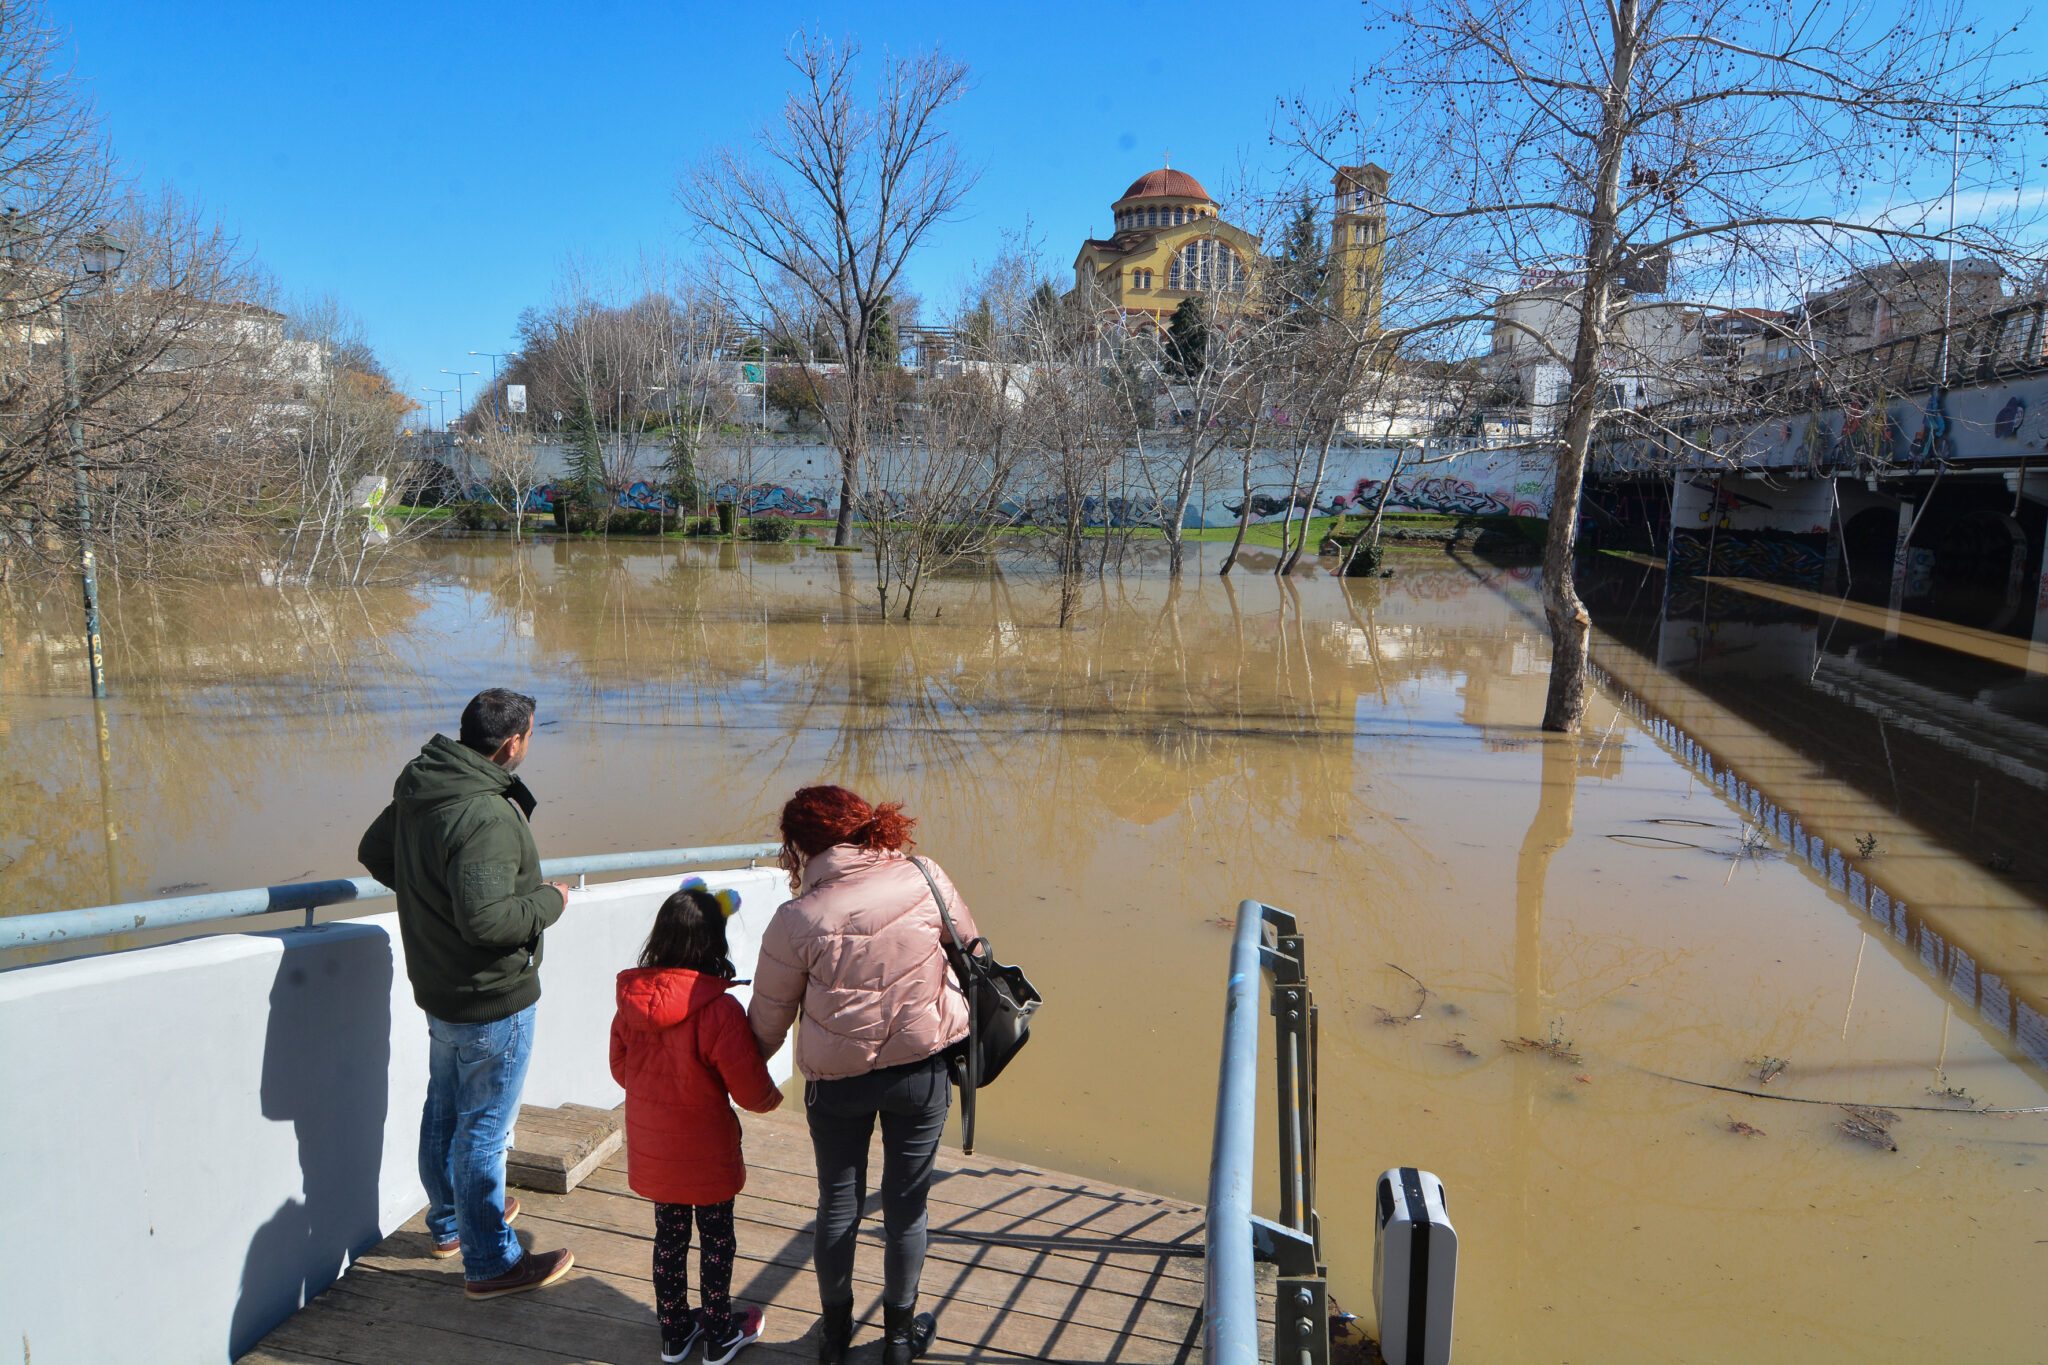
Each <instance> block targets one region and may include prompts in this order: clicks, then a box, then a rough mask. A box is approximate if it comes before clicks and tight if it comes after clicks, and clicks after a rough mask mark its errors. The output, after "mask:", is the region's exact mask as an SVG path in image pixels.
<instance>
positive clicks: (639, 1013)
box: [612, 967, 782, 1204]
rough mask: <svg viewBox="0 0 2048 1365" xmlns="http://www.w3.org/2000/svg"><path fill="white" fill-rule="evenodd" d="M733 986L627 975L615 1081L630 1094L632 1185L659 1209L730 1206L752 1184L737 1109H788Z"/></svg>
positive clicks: (688, 977) (666, 975)
mask: <svg viewBox="0 0 2048 1365" xmlns="http://www.w3.org/2000/svg"><path fill="white" fill-rule="evenodd" d="M726 986H727V983H726V982H724V981H722V980H720V979H719V978H718V977H715V976H705V975H704V974H703V973H701V972H691V971H684V970H682V969H681V968H669V967H635V968H632V969H630V970H628V971H623V972H620V973H619V997H618V998H619V1009H618V1013H617V1014H616V1015H614V1016H613V1017H612V1079H614V1080H616V1081H617V1082H618V1083H619V1084H620V1085H622V1086H624V1087H625V1088H626V1183H627V1184H629V1185H631V1186H632V1187H633V1189H634V1191H635V1192H636V1193H638V1194H641V1195H644V1196H645V1197H647V1198H649V1199H652V1200H654V1201H655V1202H656V1203H657V1204H723V1203H724V1202H725V1201H726V1200H728V1199H731V1198H732V1197H733V1196H735V1195H737V1194H738V1193H739V1192H740V1190H741V1188H742V1187H743V1186H744V1185H745V1184H746V1183H747V1163H746V1159H745V1158H744V1157H743V1156H742V1155H741V1154H740V1120H739V1116H738V1115H737V1114H735V1113H733V1111H732V1104H729V1103H727V1101H726V1097H727V1096H728V1095H730V1096H731V1097H732V1101H733V1102H734V1103H737V1104H739V1105H741V1106H743V1107H744V1108H747V1109H751V1110H753V1111H754V1112H755V1113H757V1114H765V1113H767V1112H768V1111H769V1110H771V1109H773V1108H775V1107H776V1106H777V1105H779V1104H781V1103H782V1092H781V1091H780V1090H778V1089H776V1088H775V1082H774V1081H772V1080H770V1079H769V1077H768V1066H767V1063H766V1062H764V1061H763V1060H762V1059H761V1051H760V1048H759V1047H758V1046H756V1044H755V1042H754V1032H753V1030H752V1029H750V1028H748V1027H747V1014H746V1011H745V1010H743V1009H741V1008H740V1004H739V1001H737V1000H735V999H733V998H732V997H731V996H730V995H727V994H726Z"/></svg>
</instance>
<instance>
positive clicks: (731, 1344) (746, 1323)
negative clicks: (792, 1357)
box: [704, 1308, 768, 1365]
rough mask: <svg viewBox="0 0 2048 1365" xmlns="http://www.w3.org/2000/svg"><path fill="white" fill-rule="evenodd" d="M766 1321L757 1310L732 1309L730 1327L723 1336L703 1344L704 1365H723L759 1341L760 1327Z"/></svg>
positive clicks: (765, 1316) (763, 1314)
mask: <svg viewBox="0 0 2048 1365" xmlns="http://www.w3.org/2000/svg"><path fill="white" fill-rule="evenodd" d="M767 1321H768V1317H767V1315H766V1314H765V1313H763V1312H762V1311H761V1310H760V1309H758V1308H735V1309H733V1310H732V1326H730V1327H728V1328H727V1329H726V1332H725V1335H724V1336H722V1337H713V1338H712V1339H711V1340H709V1341H707V1342H705V1343H704V1365H725V1362H726V1361H728V1360H731V1359H732V1358H733V1357H734V1356H736V1355H738V1354H739V1353H740V1351H741V1349H742V1348H744V1347H747V1346H751V1345H752V1344H753V1343H755V1342H757V1341H759V1340H760V1339H761V1326H762V1324H763V1323H765V1322H767Z"/></svg>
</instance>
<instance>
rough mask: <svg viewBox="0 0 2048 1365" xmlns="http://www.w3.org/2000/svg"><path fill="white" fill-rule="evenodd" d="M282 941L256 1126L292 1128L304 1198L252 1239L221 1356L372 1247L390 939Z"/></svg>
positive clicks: (329, 929) (385, 1086) (291, 935)
mask: <svg viewBox="0 0 2048 1365" xmlns="http://www.w3.org/2000/svg"><path fill="white" fill-rule="evenodd" d="M279 937H280V938H281V939H282V940H283V942H284V954H283V956H282V957H281V958H280V959H279V960H278V965H277V976H276V979H275V980H274V981H273V982H272V984H271V987H270V1020H269V1025H268V1027H267V1029H266V1031H265V1034H264V1043H263V1088H262V1108H263V1117H264V1118H266V1119H272V1120H276V1121H280V1122H282V1121H289V1122H290V1123H291V1125H292V1128H293V1132H294V1135H295V1136H296V1137H297V1139H298V1145H299V1178H300V1197H298V1198H295V1199H287V1200H285V1201H284V1203H283V1204H281V1205H279V1207H278V1210H277V1212H276V1213H275V1214H273V1215H271V1217H270V1220H269V1221H268V1222H266V1223H265V1224H264V1225H263V1226H262V1227H261V1228H259V1229H257V1231H256V1235H255V1237H254V1238H252V1239H251V1240H250V1243H249V1251H248V1254H247V1256H246V1257H245V1258H244V1259H243V1262H242V1286H241V1295H240V1297H239V1298H238V1299H237V1301H236V1303H235V1314H234V1319H233V1322H232V1324H231V1326H230V1328H229V1340H228V1357H229V1359H234V1358H235V1357H238V1356H240V1355H241V1354H242V1353H244V1352H245V1351H248V1350H249V1349H250V1348H252V1347H253V1346H255V1345H256V1343H257V1342H258V1341H260V1340H262V1338H263V1336H264V1334H265V1333H267V1332H269V1331H270V1330H271V1329H272V1328H273V1327H275V1326H277V1324H278V1323H280V1322H282V1321H283V1320H284V1319H286V1318H287V1317H290V1316H291V1314H292V1313H293V1312H294V1311H296V1310H297V1309H298V1308H299V1306H300V1305H301V1304H304V1303H306V1302H309V1301H310V1300H311V1299H312V1298H313V1296H314V1295H316V1294H318V1293H319V1292H320V1291H321V1290H323V1289H325V1288H326V1287H327V1286H328V1285H329V1284H332V1283H333V1282H334V1280H335V1279H336V1277H338V1276H339V1275H340V1274H341V1272H342V1271H343V1270H345V1269H347V1268H348V1264H349V1262H350V1261H351V1260H352V1259H353V1258H354V1257H356V1256H358V1255H361V1254H362V1253H364V1252H367V1251H368V1250H369V1249H370V1248H371V1247H374V1246H375V1245H376V1244H377V1242H378V1240H379V1233H378V1227H377V1214H378V1199H377V1187H378V1178H379V1172H380V1170H381V1168H382V1166H383V1162H384V1120H385V1111H386V1109H387V1107H388V1105H389V1100H390V1096H389V1079H388V1078H389V1074H390V1068H391V985H392V973H393V970H394V968H393V962H392V951H391V940H390V939H389V937H388V936H387V935H386V934H385V933H384V932H383V931H382V930H381V929H374V928H370V927H368V926H365V925H354V924H331V925H324V926H322V927H320V928H318V929H312V930H306V929H299V930H291V931H287V932H285V933H283V934H280V935H279Z"/></svg>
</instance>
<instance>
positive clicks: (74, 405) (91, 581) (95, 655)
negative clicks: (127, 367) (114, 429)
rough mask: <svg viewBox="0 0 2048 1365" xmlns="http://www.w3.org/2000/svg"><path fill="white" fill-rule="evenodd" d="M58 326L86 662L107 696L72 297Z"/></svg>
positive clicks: (97, 690)
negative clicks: (73, 349) (73, 340)
mask: <svg viewBox="0 0 2048 1365" xmlns="http://www.w3.org/2000/svg"><path fill="white" fill-rule="evenodd" d="M57 329H58V332H59V334H60V336H61V339H62V344H63V350H64V415H65V425H66V426H67V427H68V428H69V432H70V437H71V482H72V489H73V492H74V494H75V495H76V498H77V504H78V573H79V578H80V579H81V581H82V582H83V583H84V585H85V647H86V663H87V666H88V667H89V668H90V670H91V672H92V694H93V696H94V697H96V698H104V697H105V696H106V695H107V672H106V660H105V658H104V656H103V655H102V653H101V650H100V580H99V572H98V570H97V569H96V568H95V567H94V565H93V556H92V499H91V497H90V488H89V486H88V484H87V482H86V477H85V421H84V419H83V418H81V417H80V416H79V411H78V365H77V362H76V361H74V360H73V359H72V355H71V300H70V299H69V298H66V299H63V300H60V301H59V302H58V304H57Z"/></svg>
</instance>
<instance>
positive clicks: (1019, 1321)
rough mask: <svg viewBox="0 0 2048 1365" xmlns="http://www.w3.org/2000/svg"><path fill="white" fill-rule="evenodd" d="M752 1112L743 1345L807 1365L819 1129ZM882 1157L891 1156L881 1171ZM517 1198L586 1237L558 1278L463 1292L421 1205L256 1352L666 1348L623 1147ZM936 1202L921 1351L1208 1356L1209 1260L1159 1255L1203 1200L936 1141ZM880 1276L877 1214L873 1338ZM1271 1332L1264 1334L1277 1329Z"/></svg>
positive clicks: (535, 1139)
mask: <svg viewBox="0 0 2048 1365" xmlns="http://www.w3.org/2000/svg"><path fill="white" fill-rule="evenodd" d="M612 1119H613V1113H612V1111H604V1110H587V1109H586V1110H584V1111H583V1112H581V1113H578V1112H576V1111H575V1110H574V1109H572V1108H571V1107H569V1106H564V1109H563V1110H559V1111H541V1110H536V1111H530V1113H529V1112H527V1111H523V1112H522V1114H521V1118H520V1125H519V1126H520V1133H519V1137H520V1142H521V1146H522V1147H524V1146H526V1145H527V1143H528V1142H529V1141H530V1142H532V1143H533V1144H534V1145H535V1146H536V1147H539V1146H543V1145H546V1144H549V1143H555V1144H558V1147H557V1149H558V1150H563V1151H565V1153H566V1150H567V1143H566V1142H565V1139H567V1138H568V1137H569V1135H570V1134H573V1133H574V1132H576V1131H578V1130H579V1129H581V1130H584V1131H587V1130H588V1128H589V1127H590V1126H592V1125H596V1126H599V1127H610V1126H614V1125H612V1124H611V1120H612ZM743 1119H744V1122H745V1123H746V1142H747V1153H748V1162H749V1168H750V1170H749V1180H748V1188H747V1190H746V1192H745V1193H744V1194H742V1195H741V1196H740V1198H739V1200H738V1202H737V1207H736V1214H737V1229H736V1230H737V1232H738V1234H739V1243H740V1245H739V1253H740V1254H739V1259H738V1263H737V1264H736V1265H735V1267H734V1271H735V1274H734V1297H735V1298H736V1299H737V1300H739V1301H741V1302H751V1303H757V1304H760V1305H762V1306H763V1307H764V1309H765V1310H766V1312H767V1316H768V1330H767V1332H766V1334H765V1336H764V1338H763V1340H762V1341H760V1342H758V1343H756V1344H755V1345H754V1346H753V1347H751V1348H749V1351H748V1360H749V1361H751V1362H753V1365H809V1362H811V1361H812V1360H814V1359H815V1357H816V1331H817V1313H818V1303H817V1280H816V1276H815V1275H814V1274H813V1273H812V1269H811V1256H810V1253H811V1227H812V1221H813V1212H814V1207H815V1203H816V1184H815V1176H814V1173H813V1167H812V1155H811V1149H810V1140H809V1135H808V1132H807V1131H806V1130H805V1128H804V1126H803V1120H802V1115H801V1112H800V1111H799V1112H797V1113H795V1114H792V1115H779V1116H770V1117H768V1118H765V1119H764V1118H758V1117H756V1116H751V1115H748V1116H743ZM587 1154H588V1153H587V1151H586V1153H585V1155H587ZM578 1159H580V1158H578ZM573 1164H574V1162H573V1160H568V1159H565V1160H564V1161H563V1162H562V1163H561V1166H560V1169H561V1170H562V1171H563V1172H564V1173H566V1172H567V1171H569V1170H570V1169H572V1168H573ZM880 1169H881V1160H880V1157H879V1154H877V1155H876V1156H875V1157H874V1159H873V1163H872V1166H871V1178H878V1177H879V1173H880ZM565 1183H566V1182H565ZM522 1198H523V1201H524V1206H525V1215H526V1216H525V1217H524V1218H522V1219H521V1221H520V1223H519V1224H518V1227H519V1228H520V1230H521V1231H522V1233H523V1236H522V1240H523V1241H528V1242H531V1243H532V1244H534V1245H536V1246H540V1247H543V1248H547V1247H554V1246H567V1247H569V1248H570V1249H571V1250H572V1251H574V1252H575V1253H576V1256H577V1265H576V1269H575V1270H574V1271H572V1272H571V1273H570V1275H569V1276H568V1277H567V1278H566V1279H565V1280H563V1281H562V1283H560V1284H558V1285H555V1286H553V1287H551V1288H549V1289H546V1290H541V1291H538V1292H536V1293H532V1294H521V1295H517V1296H513V1297H510V1298H506V1299H499V1300H494V1301H492V1302H490V1303H485V1304H472V1303H470V1302H468V1301H467V1299H466V1298H465V1297H464V1295H463V1293H462V1281H461V1272H460V1269H459V1266H457V1265H455V1264H451V1263H448V1262H441V1261H434V1260H432V1259H430V1258H428V1257H427V1255H426V1251H427V1245H426V1235H425V1232H424V1229H423V1227H422V1225H421V1222H420V1220H419V1219H418V1218H414V1219H413V1220H412V1221H411V1222H410V1223H409V1224H408V1225H407V1226H406V1227H405V1228H403V1229H401V1230H399V1231H398V1232H396V1233H394V1234H393V1235H392V1236H391V1237H388V1238H386V1239H385V1240H384V1242H383V1243H381V1244H380V1245H379V1246H378V1247H376V1248H375V1249H374V1250H373V1251H372V1252H371V1253H370V1254H368V1255H366V1256H363V1257H361V1258H359V1259H358V1260H357V1261H356V1263H355V1264H354V1265H353V1266H352V1267H351V1268H350V1270H349V1272H348V1273H347V1274H346V1275H345V1276H343V1278H342V1279H341V1280H340V1281H338V1282H337V1283H336V1284H335V1285H334V1286H332V1287H331V1288H330V1289H329V1290H328V1291H327V1292H326V1293H325V1294H323V1295H321V1296H320V1297H319V1298H318V1299H316V1300H315V1301H314V1302H313V1303H312V1304H310V1305H308V1306H307V1308H306V1309H305V1310H303V1311H302V1312H300V1313H299V1314H297V1315H296V1316H294V1317H293V1318H292V1319H291V1320H289V1321H288V1322H286V1323H284V1324H283V1325H281V1326H280V1327H279V1328H278V1330H277V1331H276V1332H274V1333H272V1334H271V1336H270V1337H269V1338H267V1339H266V1340H265V1341H264V1342H263V1343H262V1344H261V1345H260V1346H259V1347H258V1348H257V1350H256V1351H255V1352H252V1353H251V1354H250V1355H248V1356H247V1357H244V1360H245V1362H246V1363H247V1365H372V1363H373V1362H374V1365H415V1363H417V1365H428V1362H440V1361H463V1362H469V1361H476V1362H480V1365H495V1363H496V1362H503V1363H504V1365H563V1363H564V1362H576V1361H589V1362H612V1361H619V1362H626V1361H634V1362H644V1361H646V1360H649V1359H652V1358H654V1357H655V1356H656V1355H657V1354H658V1351H657V1346H658V1341H659V1334H658V1331H657V1329H656V1327H655V1322H654V1313H653V1294H654V1288H653V1283H652V1279H651V1275H652V1268H651V1263H650V1262H651V1245H650V1244H651V1240H652V1232H653V1212H652V1210H651V1208H650V1207H649V1205H648V1202H647V1201H646V1200H644V1199H641V1198H640V1197H639V1196H638V1195H635V1194H633V1193H632V1192H631V1190H630V1188H629V1187H628V1186H627V1184H626V1177H625V1158H624V1154H623V1152H614V1153H613V1154H611V1155H610V1156H608V1157H601V1158H600V1159H599V1160H597V1161H594V1162H591V1163H590V1171H589V1174H588V1175H587V1177H586V1178H585V1179H584V1180H583V1182H582V1183H581V1186H580V1188H575V1189H574V1190H573V1192H569V1191H564V1192H562V1193H549V1192H542V1191H529V1192H528V1193H526V1194H525V1195H523V1196H522ZM931 1214H932V1230H933V1239H932V1243H931V1248H930V1251H929V1253H928V1255H927V1260H926V1266H925V1274H924V1280H923V1287H922V1295H921V1303H922V1305H923V1306H924V1307H926V1308H928V1309H931V1310H934V1311H936V1312H937V1313H938V1314H939V1320H940V1329H939V1338H938V1340H937V1341H936V1342H935V1343H934V1346H933V1349H932V1351H931V1353H930V1354H929V1356H928V1357H927V1359H928V1360H930V1361H932V1362H934V1365H951V1362H955V1361H967V1360H973V1361H977V1362H993V1363H994V1365H1025V1362H1037V1363H1038V1365H1044V1363H1045V1362H1058V1363H1061V1365H1064V1363H1065V1362H1074V1363H1075V1365H1083V1363H1085V1365H1095V1363H1096V1362H1118V1363H1119V1365H1188V1362H1189V1361H1190V1360H1191V1359H1192V1358H1193V1356H1195V1355H1198V1354H1199V1349H1200V1346H1199V1334H1200V1312H1199V1305H1200V1302H1201V1295H1202V1288H1203V1286H1202V1282H1201V1275H1202V1263H1201V1261H1200V1259H1199V1257H1176V1256H1168V1255H1162V1254H1161V1252H1160V1251H1159V1250H1158V1245H1157V1244H1159V1243H1166V1242H1173V1241H1176V1240H1178V1241H1179V1242H1180V1243H1181V1245H1184V1246H1185V1245H1190V1244H1192V1245H1196V1246H1198V1245H1199V1237H1200V1233H1201V1227H1202V1210H1201V1209H1200V1208H1198V1207H1196V1206H1194V1205H1191V1204H1188V1203H1186V1202H1185V1201H1182V1200H1174V1199H1166V1198H1162V1197H1159V1196H1154V1195H1149V1194H1142V1193H1139V1192H1136V1191H1131V1190H1123V1189H1119V1188H1117V1187H1116V1186H1113V1185H1107V1184H1104V1183H1102V1182H1099V1181H1092V1180H1085V1179H1082V1178H1079V1177H1071V1176H1065V1175H1060V1174H1057V1173H1052V1172H1044V1171H1039V1170H1037V1169H1036V1168H1033V1167H1029V1166H1025V1165H1022V1164H1019V1163H1011V1162H1004V1161H999V1160H992V1159H989V1158H987V1157H985V1156H982V1157H964V1156H961V1155H960V1154H959V1153H943V1152H942V1153H941V1154H940V1158H939V1170H938V1175H937V1178H936V1179H935V1181H934V1184H933V1190H932V1199H931ZM991 1239H993V1240H991ZM1262 1269H1263V1268H1262ZM881 1280H882V1248H881V1230H880V1226H879V1220H878V1218H876V1217H874V1216H873V1215H870V1216H868V1217H866V1218H864V1220H863V1225H862V1228H861V1235H860V1238H859V1242H858V1246H857V1251H856V1257H855V1271H854V1283H855V1287H856V1291H857V1293H858V1295H859V1304H858V1307H859V1310H860V1318H861V1327H860V1328H859V1330H858V1332H857V1335H856V1342H857V1344H859V1345H861V1346H862V1347H863V1348H866V1346H867V1343H869V1342H870V1341H872V1339H873V1338H874V1337H875V1336H877V1335H878V1332H879V1324H880V1319H881V1310H880V1302H879V1298H880V1292H881ZM1271 1285H1272V1280H1271V1275H1270V1273H1266V1274H1262V1275H1261V1278H1260V1296H1261V1299H1262V1301H1263V1304H1264V1306H1265V1312H1264V1313H1262V1317H1270V1304H1271ZM1262 1335H1264V1336H1265V1338H1266V1339H1267V1341H1268V1343H1269V1347H1270V1327H1268V1328H1267V1329H1266V1331H1265V1332H1264V1333H1263V1334H1262ZM864 1353H865V1351H864Z"/></svg>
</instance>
